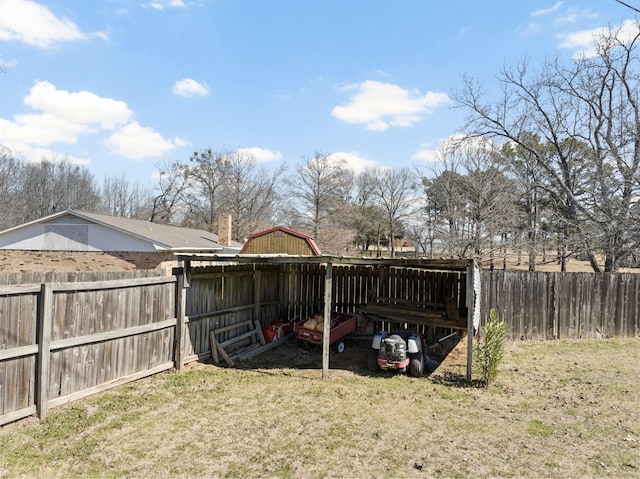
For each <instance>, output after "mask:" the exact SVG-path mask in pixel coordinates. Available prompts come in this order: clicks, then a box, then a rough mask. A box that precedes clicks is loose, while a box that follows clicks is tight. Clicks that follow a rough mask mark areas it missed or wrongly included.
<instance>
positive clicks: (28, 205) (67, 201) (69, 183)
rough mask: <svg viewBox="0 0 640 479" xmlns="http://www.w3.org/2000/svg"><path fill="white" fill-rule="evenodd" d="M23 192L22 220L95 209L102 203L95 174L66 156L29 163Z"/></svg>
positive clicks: (25, 167) (23, 180) (24, 170)
mask: <svg viewBox="0 0 640 479" xmlns="http://www.w3.org/2000/svg"><path fill="white" fill-rule="evenodd" d="M20 191H21V195H22V197H23V198H24V200H25V201H24V203H23V205H22V207H23V210H22V215H21V216H22V217H21V218H20V222H24V221H29V220H33V219H36V218H39V217H41V216H45V215H48V214H51V213H54V212H57V211H62V210H64V209H76V210H83V211H96V210H97V209H98V205H99V202H100V197H99V192H98V190H97V189H96V187H95V182H94V178H93V175H91V173H89V171H88V170H87V169H86V168H85V167H83V166H80V165H74V164H72V163H70V162H68V161H67V160H66V159H64V158H63V159H58V158H53V159H51V160H44V159H43V160H42V161H40V162H39V163H26V164H25V165H24V169H23V175H22V183H21V185H20Z"/></svg>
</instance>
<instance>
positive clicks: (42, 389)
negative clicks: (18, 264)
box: [36, 283, 53, 419]
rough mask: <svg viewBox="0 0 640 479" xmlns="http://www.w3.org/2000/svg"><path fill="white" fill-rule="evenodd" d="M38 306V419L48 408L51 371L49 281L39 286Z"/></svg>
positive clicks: (50, 297) (51, 306)
mask: <svg viewBox="0 0 640 479" xmlns="http://www.w3.org/2000/svg"><path fill="white" fill-rule="evenodd" d="M39 302H40V307H39V308H38V316H39V318H38V369H37V371H38V379H37V388H38V389H37V394H38V397H37V405H36V408H37V412H38V417H39V418H40V419H44V418H45V417H47V412H48V410H49V375H50V371H51V323H52V316H53V289H52V286H51V283H43V284H42V286H41V288H40V298H39Z"/></svg>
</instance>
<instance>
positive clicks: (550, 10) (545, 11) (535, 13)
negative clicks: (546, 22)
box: [531, 2, 564, 17]
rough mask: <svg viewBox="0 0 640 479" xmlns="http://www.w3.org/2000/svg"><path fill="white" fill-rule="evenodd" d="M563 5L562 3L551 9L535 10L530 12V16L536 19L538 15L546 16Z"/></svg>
mask: <svg viewBox="0 0 640 479" xmlns="http://www.w3.org/2000/svg"><path fill="white" fill-rule="evenodd" d="M563 4H564V2H557V3H556V4H555V5H554V6H553V7H549V8H541V9H540V10H536V11H534V12H531V16H532V17H538V16H540V15H547V14H548V13H553V12H555V11H557V10H558V9H559V8H560V7H561V6H562V5H563Z"/></svg>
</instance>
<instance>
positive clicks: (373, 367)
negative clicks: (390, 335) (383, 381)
mask: <svg viewBox="0 0 640 479" xmlns="http://www.w3.org/2000/svg"><path fill="white" fill-rule="evenodd" d="M367 369H369V371H371V372H372V373H376V372H378V370H379V369H380V366H378V350H377V349H374V348H371V349H369V355H368V356H367Z"/></svg>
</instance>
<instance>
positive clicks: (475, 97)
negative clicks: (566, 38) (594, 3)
mask: <svg viewBox="0 0 640 479" xmlns="http://www.w3.org/2000/svg"><path fill="white" fill-rule="evenodd" d="M635 27H636V30H637V33H636V34H635V35H634V36H633V38H630V39H629V38H627V37H624V36H623V35H622V32H621V30H620V29H613V30H609V31H608V33H606V34H604V35H602V36H600V37H598V38H596V46H597V48H596V52H597V54H596V55H595V56H592V57H587V56H583V57H581V58H578V59H576V60H574V61H573V62H572V63H571V64H570V65H568V66H565V65H564V64H563V63H561V62H560V61H558V60H556V61H555V62H549V63H545V65H544V66H543V68H542V70H541V71H540V72H538V73H537V74H534V75H533V76H532V75H531V74H529V72H528V65H527V63H526V62H523V63H522V64H520V65H519V66H518V67H517V68H516V69H515V71H511V70H506V69H505V70H504V71H503V72H502V75H501V77H500V81H501V85H502V98H501V99H500V100H499V101H497V102H494V103H486V102H484V101H483V94H482V90H481V88H480V86H479V85H478V84H477V83H475V82H473V81H471V80H469V79H466V80H465V85H464V89H463V90H462V92H460V93H458V94H457V95H456V99H457V102H458V104H459V105H460V106H462V107H464V108H466V109H467V111H468V112H469V117H468V121H467V123H466V126H465V130H466V131H467V132H468V133H469V134H472V135H479V136H484V137H487V138H496V139H500V138H501V139H503V140H504V141H505V142H511V143H513V144H514V145H516V146H517V147H518V148H520V149H521V151H522V152H523V153H525V154H527V155H530V157H531V158H532V159H534V160H535V162H536V163H537V165H539V166H540V167H541V168H542V170H543V172H544V174H545V176H546V187H547V188H548V193H549V195H550V197H551V198H552V199H553V201H555V202H556V211H557V212H558V213H559V217H561V218H562V221H563V222H564V227H563V234H567V235H569V237H570V238H571V239H573V238H576V239H577V240H578V241H579V244H580V247H581V249H582V251H583V253H584V254H585V255H586V257H587V258H588V259H589V261H590V262H591V265H592V267H593V269H594V271H601V270H602V267H601V266H600V264H599V262H598V254H602V255H603V256H604V270H605V271H615V270H616V269H617V268H618V266H619V264H620V261H622V260H624V259H625V258H626V257H627V256H628V255H630V254H631V253H632V251H634V250H635V249H637V247H638V242H639V241H640V227H639V226H638V223H637V222H636V221H633V218H634V215H635V209H636V208H637V197H638V195H639V194H640V182H639V181H638V176H639V170H640V110H639V103H638V102H639V100H638V98H639V86H640V72H639V71H638V70H639V62H640V59H639V58H638V55H637V49H638V44H639V43H640V24H638V22H636V25H635ZM533 138H539V139H540V141H535V142H533V141H532V139H533ZM540 143H542V145H543V148H540ZM564 244H567V242H566V241H565V242H564Z"/></svg>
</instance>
